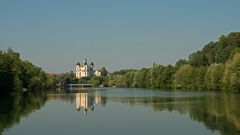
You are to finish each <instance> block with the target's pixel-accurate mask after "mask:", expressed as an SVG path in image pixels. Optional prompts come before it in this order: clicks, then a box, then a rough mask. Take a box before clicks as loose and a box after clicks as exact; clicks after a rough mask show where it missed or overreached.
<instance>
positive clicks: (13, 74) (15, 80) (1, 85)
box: [0, 48, 47, 93]
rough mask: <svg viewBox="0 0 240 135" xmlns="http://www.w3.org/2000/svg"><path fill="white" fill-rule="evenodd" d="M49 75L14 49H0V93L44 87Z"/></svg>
mask: <svg viewBox="0 0 240 135" xmlns="http://www.w3.org/2000/svg"><path fill="white" fill-rule="evenodd" d="M46 81H47V75H46V73H45V72H44V71H43V70H42V69H41V68H39V67H36V66H34V65H33V64H32V63H30V62H28V61H23V60H21V59H20V54H19V53H17V52H14V51H13V50H12V49H10V48H9V49H8V50H7V51H0V93H11V92H17V91H21V90H22V88H27V89H29V90H37V89H43V88H45V87H46Z"/></svg>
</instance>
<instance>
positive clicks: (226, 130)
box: [0, 88, 240, 135]
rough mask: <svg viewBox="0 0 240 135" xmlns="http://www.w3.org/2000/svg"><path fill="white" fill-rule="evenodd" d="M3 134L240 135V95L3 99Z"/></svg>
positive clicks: (119, 92)
mask: <svg viewBox="0 0 240 135" xmlns="http://www.w3.org/2000/svg"><path fill="white" fill-rule="evenodd" d="M0 100H1V102H0V110H1V111H0V134H3V135H77V134H85V135H93V134H98V135H124V134H131V135H146V134H161V135H240V96H239V95H237V94H220V93H209V92H178V91H175V92H168V91H157V90H146V89H125V88H114V89H113V88H101V89H95V90H91V91H82V92H78V93H65V92H63V91H56V92H51V93H49V94H47V95H46V94H40V95H39V94H38V95H35V94H24V95H18V96H16V97H14V98H13V97H1V99H0Z"/></svg>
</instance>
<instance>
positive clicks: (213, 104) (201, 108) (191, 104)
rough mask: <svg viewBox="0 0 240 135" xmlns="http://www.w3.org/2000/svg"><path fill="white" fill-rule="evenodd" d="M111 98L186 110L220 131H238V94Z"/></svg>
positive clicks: (156, 108)
mask: <svg viewBox="0 0 240 135" xmlns="http://www.w3.org/2000/svg"><path fill="white" fill-rule="evenodd" d="M112 100H115V101H119V102H122V103H128V104H130V105H131V106H135V105H144V106H146V107H152V108H153V110H154V111H164V110H168V111H178V112H179V113H189V117H190V118H191V119H192V120H194V121H199V122H202V123H204V125H205V126H206V127H207V128H208V129H210V130H213V131H214V130H218V131H219V132H220V133H221V134H222V135H239V134H240V95H236V94H209V96H203V97H154V96H153V97H118V98H114V99H112Z"/></svg>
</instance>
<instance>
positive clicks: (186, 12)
mask: <svg viewBox="0 0 240 135" xmlns="http://www.w3.org/2000/svg"><path fill="white" fill-rule="evenodd" d="M239 6H240V0H1V1H0V48H1V49H7V48H8V47H11V48H13V49H14V50H15V51H18V52H20V53H21V57H22V58H23V59H27V60H29V61H31V62H32V63H33V64H35V65H37V66H40V67H42V68H43V69H44V70H45V71H47V72H67V71H70V70H74V67H75V64H76V63H77V62H78V61H80V63H82V61H83V59H84V58H88V59H89V61H93V62H94V63H95V65H96V67H102V66H105V67H106V68H107V69H108V70H110V71H115V70H119V69H125V68H142V67H150V66H151V65H152V63H153V62H155V63H159V64H163V65H166V64H175V62H176V61H177V60H178V59H180V58H187V57H188V55H189V54H190V53H192V52H193V51H196V50H198V49H201V48H202V47H203V45H204V44H207V43H208V42H209V41H216V40H217V39H218V37H219V36H220V35H222V34H225V35H226V34H228V33H229V32H233V31H240V7H239Z"/></svg>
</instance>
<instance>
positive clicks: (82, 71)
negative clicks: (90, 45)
mask: <svg viewBox="0 0 240 135" xmlns="http://www.w3.org/2000/svg"><path fill="white" fill-rule="evenodd" d="M97 72H99V71H98V70H97ZM93 75H95V70H94V63H93V62H91V63H90V65H89V64H88V63H87V59H84V61H83V65H81V64H80V63H79V62H78V63H77V65H76V78H78V79H80V78H82V77H91V76H93ZM99 75H100V74H99V73H97V74H96V76H99Z"/></svg>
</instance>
